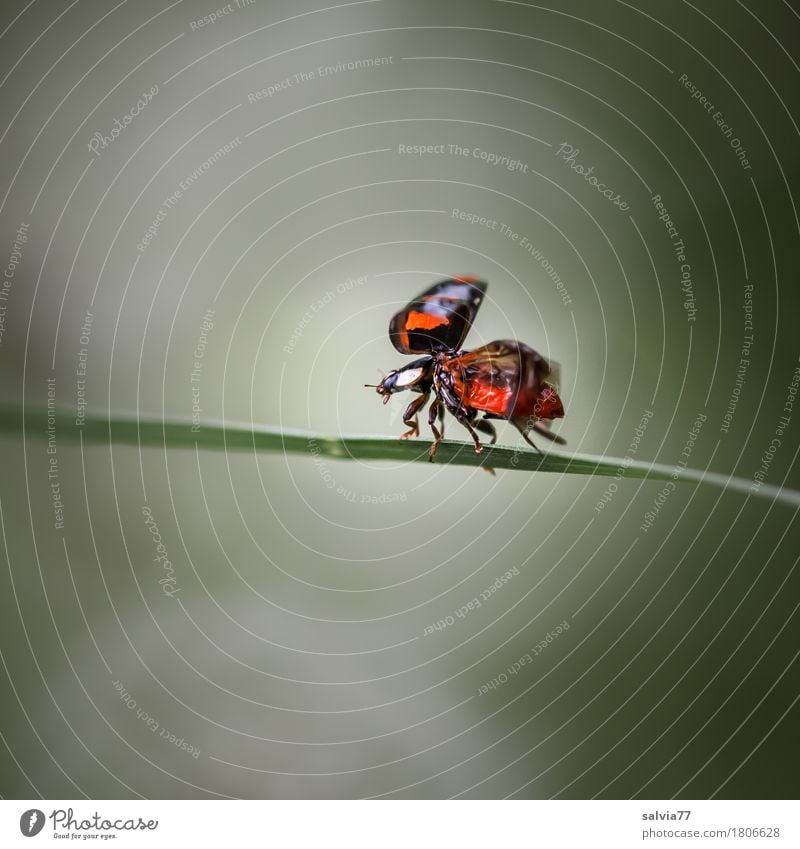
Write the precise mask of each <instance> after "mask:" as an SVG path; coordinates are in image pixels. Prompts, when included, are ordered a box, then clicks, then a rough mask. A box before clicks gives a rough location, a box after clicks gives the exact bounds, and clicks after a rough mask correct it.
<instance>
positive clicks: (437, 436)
mask: <svg viewBox="0 0 800 849" xmlns="http://www.w3.org/2000/svg"><path fill="white" fill-rule="evenodd" d="M441 409H442V402H441V401H440V400H439V399H438V398H434V400H433V403H432V404H431V406H430V409H429V410H428V424H429V425H430V426H431V430H432V431H433V437H434V439H433V445H431V449H430V451H428V460H429V461H430V462H431V463H432V462H433V457H434V455H435V454H436V449H437V448H438V447H439V443H440V442H441V441H442V433H441V431H440V430H439V429H438V428H437V427H436V425H435V424H434V422H435V421H436V417H437V416H438V415H439V413H440V411H441Z"/></svg>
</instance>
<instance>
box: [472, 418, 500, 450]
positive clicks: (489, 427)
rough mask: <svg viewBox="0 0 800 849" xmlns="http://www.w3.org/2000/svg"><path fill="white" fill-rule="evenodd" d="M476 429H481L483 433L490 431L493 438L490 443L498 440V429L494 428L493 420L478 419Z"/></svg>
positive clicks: (492, 443)
mask: <svg viewBox="0 0 800 849" xmlns="http://www.w3.org/2000/svg"><path fill="white" fill-rule="evenodd" d="M475 430H479V431H481V433H488V434H489V436H491V438H492V441H491V442H490V443H489V444H490V445H494V444H495V442H497V431H496V430H495V429H494V425H493V424H492V423H491V422H487V421H486V419H478V421H476V422H475Z"/></svg>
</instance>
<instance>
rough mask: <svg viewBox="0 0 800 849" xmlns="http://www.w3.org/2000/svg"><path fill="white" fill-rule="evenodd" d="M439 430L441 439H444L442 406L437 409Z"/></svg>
mask: <svg viewBox="0 0 800 849" xmlns="http://www.w3.org/2000/svg"><path fill="white" fill-rule="evenodd" d="M439 430H440V431H441V434H442V439H444V404H442V405H441V406H440V407H439Z"/></svg>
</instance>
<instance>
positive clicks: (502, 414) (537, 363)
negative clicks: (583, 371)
mask: <svg viewBox="0 0 800 849" xmlns="http://www.w3.org/2000/svg"><path fill="white" fill-rule="evenodd" d="M487 285H488V284H487V283H485V282H484V281H482V280H478V279H476V278H474V277H455V278H452V279H449V280H442V281H441V282H439V283H436V284H435V285H433V286H431V287H430V289H426V290H425V291H424V292H423V293H422V294H421V295H420V296H419V297H417V298H416V299H415V300H413V301H411V302H410V303H409V304H407V305H406V307H405V308H404V309H402V310H400V312H398V313H397V314H396V315H395V316H394V317H393V318H392V320H391V322H390V323H389V338H390V339H391V340H392V344H393V345H394V346H395V348H397V350H398V351H400V353H402V354H422V355H423V356H422V357H420V358H419V359H417V360H414V361H413V362H411V363H409V364H408V365H406V366H404V367H403V368H401V369H397V370H396V371H392V372H390V373H389V374H388V375H387V376H386V377H385V378H384V379H383V380H382V381H381V382H380V383H379V384H378V385H377V386H376V387H375V388H376V389H377V392H378V394H379V395H383V402H384V404H385V403H386V402H387V401H388V400H389V396H390V395H392V394H394V393H395V392H402V391H403V390H405V389H410V390H411V391H412V392H417V393H419V394H420V397H419V398H415V399H414V400H413V401H412V402H411V403H410V404H409V405H408V407H407V408H406V411H405V413H403V422H404V423H405V424H406V426H407V427H408V428H409V430H408V431H406V432H405V433H404V434H403V435H402V437H401V438H402V439H407V438H408V437H409V436H419V422H418V420H417V413H418V412H419V411H420V410H421V409H422V408H423V407H424V406H425V405H426V404H427V403H428V400H429V399H430V396H431V392H432V393H433V395H434V399H433V403H432V404H431V406H430V409H429V411H428V424H429V425H430V426H431V430H432V431H433V435H434V442H433V445H431V448H430V451H429V452H428V456H429V459H430V460H431V461H433V458H434V455H435V454H436V449H437V448H438V447H439V443H440V442H441V441H442V435H443V433H444V422H443V420H444V410H445V408H446V409H447V410H449V411H450V413H451V414H452V415H453V416H455V418H456V419H457V420H458V421H459V422H460V423H461V424H462V425H464V427H465V428H467V430H468V431H469V432H470V435H471V436H472V438H473V440H474V441H475V451H477V453H478V454H480V453H481V451H483V446H482V445H481V441H480V437H479V435H478V431H481V432H482V433H485V434H488V435H489V436H490V437H491V443H492V444H494V443H495V442H496V441H497V434H496V432H495V429H494V425H493V424H492V423H491V421H489V419H506V420H507V421H510V422H511V423H512V424H513V425H514V426H515V427H516V428H517V429H518V430H519V432H520V433H521V434H522V436H523V437H524V439H525V441H526V442H528V444H529V445H531V446H532V447H533V448H535V449H536V446H535V445H534V444H533V442H531V440H530V438H529V436H528V433H529V432H530V431H531V430H535V431H536V432H537V433H538V434H541V435H542V436H544V437H546V438H547V439H552V440H553V441H554V442H558V443H559V444H561V445H564V444H565V442H566V440H564V439H563V438H562V437H560V436H556V435H555V434H553V433H550V430H549V427H550V421H551V420H552V419H560V418H563V416H564V407H563V405H562V404H561V399H560V398H559V397H558V393H557V391H556V389H555V387H554V386H552V385H551V384H550V383H548V382H547V381H546V380H545V378H548V377H551V376H552V375H553V369H552V368H551V365H550V363H549V362H548V361H547V360H546V359H545V358H544V357H543V356H541V354H538V353H537V352H536V351H534V350H533V348H529V347H528V346H527V345H524V344H523V343H522V342H516V341H513V340H506V339H503V340H499V341H497V342H490V343H489V344H488V345H484V346H483V347H481V348H476V349H475V350H474V351H464V350H461V345H462V344H463V342H464V339H465V338H466V335H467V332H468V331H469V328H470V326H471V325H472V322H473V321H474V320H475V315H476V314H477V312H478V309H479V308H480V305H481V302H482V301H483V298H484V295H485V294H486V288H487ZM366 385H367V386H371V385H372V384H366ZM479 413H483V418H479V417H478V415H479ZM437 417H438V418H439V420H440V427H438V428H437V426H436V419H437ZM536 450H537V451H538V449H536Z"/></svg>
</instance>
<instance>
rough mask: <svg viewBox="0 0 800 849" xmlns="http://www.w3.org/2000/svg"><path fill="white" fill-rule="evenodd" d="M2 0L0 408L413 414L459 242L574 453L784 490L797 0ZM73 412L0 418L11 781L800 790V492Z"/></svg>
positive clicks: (290, 415)
mask: <svg viewBox="0 0 800 849" xmlns="http://www.w3.org/2000/svg"><path fill="white" fill-rule="evenodd" d="M4 16H5V23H4V24H3V25H2V26H3V28H5V29H4V32H3V36H2V44H3V46H4V50H3V51H2V68H0V70H1V71H2V75H3V89H4V92H5V94H4V118H5V120H4V122H3V124H4V126H5V130H4V132H3V136H2V139H1V140H0V144H2V146H3V150H4V155H3V157H2V159H1V160H0V171H2V183H1V184H0V185H1V186H2V188H3V194H4V198H3V199H2V208H1V209H0V222H1V223H2V244H0V248H1V250H2V261H3V268H4V277H3V281H2V286H3V289H2V292H0V308H4V309H2V310H1V311H2V321H3V323H2V325H0V327H1V329H2V336H1V337H0V365H1V366H2V367H1V368H0V388H1V390H2V399H3V402H4V403H7V404H19V403H22V404H25V405H30V406H34V407H38V408H41V407H42V406H44V405H46V404H47V402H48V389H49V388H51V389H52V395H51V399H50V400H51V402H53V403H55V404H56V405H57V406H58V408H59V409H60V408H72V409H76V407H77V405H78V404H79V403H83V402H84V401H85V403H86V410H87V412H92V413H96V414H99V415H109V414H112V415H113V414H115V413H125V414H130V415H140V416H142V417H147V418H160V417H162V416H163V417H169V418H173V417H179V418H185V419H187V420H190V421H191V420H192V416H193V414H194V416H195V422H196V425H197V426H198V427H200V428H203V427H204V426H207V425H208V423H209V422H211V421H213V420H217V419H224V420H226V421H230V422H244V423H248V422H254V423H256V424H269V425H275V426H281V427H286V428H302V429H307V430H310V431H315V432H319V433H329V434H338V433H340V432H342V433H369V434H373V433H379V434H386V435H394V434H398V435H399V433H400V432H401V430H402V428H403V425H402V421H401V414H402V410H403V408H404V406H405V403H407V402H408V400H410V399H409V398H408V397H403V396H397V398H394V399H393V400H392V403H391V404H389V405H388V406H386V407H384V406H382V405H381V404H380V403H379V399H378V398H377V397H376V396H375V394H374V392H373V391H371V390H367V389H364V388H362V384H364V383H374V382H376V378H378V377H379V374H380V370H384V371H387V370H389V369H392V368H397V367H399V366H401V365H402V364H404V363H405V362H407V361H408V358H406V357H403V356H402V355H400V354H398V353H397V352H396V351H395V350H394V349H393V348H392V346H391V344H390V342H389V339H388V336H387V333H386V328H387V325H388V321H389V319H390V317H391V315H392V314H393V312H395V311H396V310H397V309H398V308H399V307H400V306H401V305H403V304H404V303H405V302H407V301H408V300H410V299H411V298H412V297H413V296H415V295H416V294H417V293H418V292H419V291H420V290H422V289H423V288H425V287H426V286H428V285H430V284H431V283H432V282H434V281H435V280H437V279H439V278H441V277H447V276H451V275H457V274H473V275H477V276H480V277H482V278H484V279H486V280H488V281H490V286H489V291H488V298H487V300H486V301H485V303H484V305H483V307H482V309H481V312H480V315H479V317H478V320H477V322H476V325H475V327H474V329H473V331H472V333H471V335H470V338H469V340H468V344H469V345H471V346H477V345H479V344H481V343H483V342H487V341H489V340H492V339H497V338H517V339H520V340H522V341H524V342H526V343H528V344H529V345H531V346H533V347H535V348H536V349H537V350H539V351H540V352H542V353H543V354H545V355H546V356H548V357H551V358H552V359H554V360H556V361H557V362H558V363H560V365H561V394H562V397H563V399H564V402H565V407H566V418H565V419H564V421H563V422H561V423H560V424H559V425H558V426H557V429H558V431H559V432H560V433H561V434H562V435H563V436H565V437H566V439H567V440H568V443H569V444H568V449H569V450H575V451H581V452H590V453H595V454H608V455H611V456H619V457H622V456H625V455H626V452H627V453H628V456H630V457H632V458H635V459H637V460H654V461H658V462H661V463H666V464H669V465H674V464H677V463H679V462H681V461H683V462H686V463H688V465H690V466H692V467H695V468H700V469H705V468H708V469H709V470H713V471H717V472H723V473H725V474H732V475H736V476H739V477H742V478H745V479H749V480H757V479H756V478H754V475H756V474H757V473H759V472H760V470H762V471H763V473H764V480H765V481H766V482H768V483H771V484H774V485H784V486H787V487H793V488H800V474H799V473H798V465H797V452H798V448H799V447H800V404H797V405H794V407H792V405H791V403H788V402H787V398H788V399H789V400H790V401H791V399H792V398H793V397H794V396H792V395H790V392H791V389H792V381H793V379H794V381H795V382H794V386H795V387H796V386H797V379H798V377H797V376H798V374H800V372H798V366H800V362H799V361H798V356H799V355H800V343H798V335H797V329H796V326H795V325H796V319H797V315H798V302H799V301H800V296H798V286H797V283H798V279H797V262H796V260H797V249H798V243H799V240H798V235H799V234H800V225H799V224H798V210H797V200H796V196H797V188H798V176H799V175H798V159H797V149H798V126H797V121H798V115H800V109H799V108H798V107H799V106H800V86H798V85H797V79H798V76H797V75H798V64H797V62H798V58H799V57H798V50H797V44H798V43H800V39H799V38H798V37H799V36H800V19H798V15H797V12H796V11H794V10H793V9H792V8H791V6H790V5H789V4H786V3H782V2H777V0H773V2H767V3H761V4H755V3H753V2H743V3H736V4H730V3H726V2H721V0H717V1H716V2H700V3H697V4H694V5H690V4H688V3H673V4H666V5H665V4H660V3H656V2H650V0H646V2H643V3H639V4H636V5H635V6H634V5H629V4H626V3H621V2H619V3H617V2H610V0H603V2H588V0H580V2H569V0H565V1H564V2H558V3H551V4H550V5H548V6H545V5H533V4H526V3H516V2H489V1H488V0H486V2H483V0H482V2H455V0H452V1H451V2H437V3H436V4H431V3H422V2H418V0H415V2H394V0H368V2H356V3H347V4H343V5H331V6H330V7H325V6H324V5H323V4H316V5H314V4H301V5H299V6H298V5H297V4H294V3H289V2H271V1H270V2H267V0H255V1H254V2H250V3H245V2H243V0H242V2H241V3H236V2H233V3H231V4H229V5H228V6H224V5H223V7H222V8H220V7H219V6H218V7H214V6H213V5H211V4H209V3H204V2H195V0H184V2H181V3H176V4H173V5H169V6H165V5H163V4H160V3H155V2H151V1H150V0H147V2H139V3H135V4H134V3H131V2H127V3H125V2H123V3H120V4H118V5H116V6H109V5H108V4H105V3H100V2H96V0H95V2H92V0H89V2H85V3H81V4H79V5H74V4H73V5H71V6H64V4H61V3H56V2H49V1H48V0H45V2H42V3H37V4H35V5H33V6H30V7H27V6H23V4H22V3H21V2H16V3H14V4H12V7H7V8H6V11H5V12H4ZM212 17H213V19H212ZM6 25H7V28H6ZM326 68H327V70H326ZM154 88H155V92H153V89H154ZM145 92H149V93H150V96H149V102H145V100H148V98H144V99H142V98H143V93H145ZM140 99H142V100H141V103H140V104H139V105H137V102H138V101H140ZM709 107H710V108H709ZM115 121H119V124H118V125H117V124H115ZM115 127H117V132H114V133H112V131H113V130H114V128H115ZM96 134H99V136H98V135H96ZM103 137H105V138H103ZM93 139H94V140H95V141H94V142H92V140H93ZM101 139H102V143H101V141H100V140H101ZM734 142H735V144H734ZM414 146H434V147H433V149H432V150H431V151H430V152H428V153H423V154H420V153H418V152H417V153H415V152H413V151H414ZM93 148H94V149H93ZM462 149H463V150H462ZM464 150H465V151H466V153H464V152H463V151H464ZM743 152H744V153H743ZM502 157H506V159H505V160H503V159H502ZM493 163H496V164H493ZM509 165H510V166H511V167H508V166H509ZM577 166H580V167H577ZM590 169H591V170H590ZM593 178H596V180H595V179H593ZM182 186H183V187H182ZM603 187H606V188H607V189H608V192H607V194H608V195H612V196H613V197H614V198H616V202H614V200H613V199H610V198H609V197H607V196H606V195H604V194H603V193H602V192H603ZM654 197H656V201H654V199H653V198H654ZM659 198H660V200H659ZM657 202H658V203H661V204H662V205H663V206H662V207H661V208H659V207H658V206H657ZM461 212H463V213H466V214H467V215H469V216H473V217H474V218H472V219H471V220H473V221H475V223H470V222H469V221H468V220H464V217H460V216H459V213H461ZM660 216H665V217H664V218H663V219H661V220H660ZM667 218H668V219H669V222H671V224H672V228H673V229H672V230H670V224H669V223H668V221H667ZM480 219H485V222H484V223H483V224H482V223H481V222H480ZM23 225H24V226H23ZM150 228H151V232H152V233H153V234H154V235H152V237H151V238H149V239H146V237H147V234H148V230H149V229H150ZM20 234H21V235H20ZM679 243H680V244H679ZM681 244H682V245H683V247H682V248H681V249H680V250H676V248H679V247H680V245H681ZM681 252H682V253H683V254H684V258H683V259H679V254H680V253H681ZM682 272H684V276H683V277H682ZM9 274H10V276H9ZM749 286H751V287H752V289H749V288H747V287H749ZM746 308H749V309H746ZM749 316H752V322H751V323H748V322H747V321H746V319H748V317H749ZM87 327H88V328H89V332H88V333H87V331H86V328H87ZM751 336H752V339H750V338H749V337H751ZM746 341H749V342H751V344H750V345H749V347H747V350H748V352H749V353H748V354H746V355H744V356H745V357H746V361H747V365H744V366H742V365H741V360H742V359H743V355H742V353H741V351H742V347H743V344H744V343H745V342H746ZM84 372H85V373H84ZM48 381H52V382H50V383H49V382H48ZM732 399H734V400H733V401H732ZM787 404H788V405H787ZM650 414H652V415H650ZM726 416H727V418H726ZM782 416H788V421H784V422H783V423H782V421H781V418H782ZM703 417H704V418H703ZM643 418H644V419H645V421H646V427H645V428H644V429H643V431H641V432H640V434H639V436H640V437H641V439H640V441H639V442H638V443H635V442H634V438H635V437H636V429H637V427H639V425H640V423H641V422H642V420H643ZM698 419H699V421H700V424H699V425H698V426H695V422H696V421H698ZM75 427H76V428H78V427H79V426H78V425H76V426H75ZM693 427H694V428H695V432H694V434H693V435H690V431H692V429H693ZM499 430H500V442H501V443H502V444H507V445H517V444H519V443H520V439H519V437H518V435H517V434H516V431H514V430H513V428H511V427H509V426H507V425H504V424H501V425H500V426H499ZM640 430H641V429H640ZM447 435H448V437H450V438H457V439H462V438H464V436H465V435H466V434H465V432H460V429H459V427H458V425H456V424H455V423H454V422H453V421H452V420H451V421H450V422H449V423H448V430H447ZM74 436H75V434H74V433H73V434H65V433H61V432H55V433H54V434H48V433H46V432H45V433H41V434H38V435H30V434H29V435H28V436H27V438H26V439H24V440H23V439H22V437H21V435H19V436H8V435H6V436H4V437H3V438H2V439H1V440H0V445H1V446H2V457H3V474H2V481H1V482H0V506H1V507H2V536H3V546H2V549H0V552H1V553H0V560H2V562H3V567H2V568H0V598H1V599H2V602H0V604H2V616H0V647H2V670H0V693H1V694H2V695H1V697H0V711H1V712H2V713H1V715H0V731H1V732H2V740H1V741H0V742H1V743H2V744H1V745H0V764H1V766H0V776H1V777H2V778H1V780H0V793H2V795H3V796H4V797H17V798H20V797H35V796H43V797H49V798H80V797H83V796H86V797H91V798H115V797H137V796H143V797H165V798H180V797H198V796H199V797H211V798H213V797H256V798H263V797H342V798H345V797H361V796H375V795H379V796H391V797H426V798H427V797H450V796H456V795H463V796H466V797H501V796H516V797H528V798H548V797H553V796H558V797H562V798H589V797H593V796H600V797H607V798H608V797H611V798H627V797H631V796H639V797H641V798H670V797H673V796H678V797H683V798H706V797H709V796H712V795H718V796H720V797H732V798H737V797H741V798H759V797H766V798H793V797H795V796H796V795H797V792H798V780H797V775H796V769H795V761H796V754H795V753H796V751H797V744H798V739H797V727H798V708H797V699H798V694H799V693H800V683H798V680H799V679H798V674H797V673H798V665H797V653H798V652H797V644H798V637H800V629H799V628H798V618H797V606H798V603H799V602H800V597H799V595H798V587H799V583H798V577H797V572H796V569H795V567H796V564H797V556H798V532H797V526H796V522H795V518H796V512H797V511H796V510H794V509H793V508H791V507H787V506H785V505H781V504H773V503H771V502H770V501H769V500H764V499H754V498H747V497H745V496H743V495H741V494H738V493H734V492H730V493H726V492H720V491H718V490H715V489H711V488H709V489H706V488H704V487H700V488H696V487H695V486H693V485H689V484H685V485H680V486H679V487H678V488H677V489H675V490H674V492H669V493H668V495H666V496H662V498H661V503H660V504H659V509H658V512H657V514H656V515H655V516H654V517H653V518H652V519H651V520H650V522H649V526H648V524H647V520H646V514H647V513H648V512H654V502H655V500H656V499H658V498H659V493H661V492H662V491H663V487H664V485H663V484H662V483H656V482H644V483H642V482H640V481H624V480H623V481H620V482H615V481H613V480H610V479H608V478H588V477H586V478H582V477H578V476H564V477H560V476H556V475H546V474H540V475H531V474H524V473H521V472H499V473H498V474H497V476H496V477H490V476H489V475H487V474H486V473H484V472H483V471H481V470H470V469H465V468H455V467H452V468H448V467H446V466H444V465H441V464H440V465H434V466H428V465H427V464H420V463H416V464H407V465H406V464H401V465H398V464H391V463H377V462H375V463H372V462H370V463H365V462H356V461H326V462H325V463H323V462H322V461H321V460H320V459H318V458H317V459H315V458H314V457H313V456H312V455H311V454H310V453H309V455H308V456H276V455H269V456H254V455H253V454H251V453H247V452H245V453H238V454H234V453H210V452H200V451H195V450H193V449H192V448H179V449H175V448H171V447H169V446H165V447H164V448H163V449H152V448H147V449H142V450H137V449H136V448H132V447H123V446H116V447H114V446H111V447H109V446H107V445H106V446H88V445H86V446H83V445H82V444H81V443H80V442H79V441H76V440H75V439H74V438H72V437H74ZM48 437H50V438H48ZM775 439H779V445H776V444H775V443H774V440H775ZM427 440H428V434H427V433H426V429H425V428H423V436H422V438H421V440H420V443H419V444H420V451H424V450H426V447H427ZM632 444H633V446H634V447H633V449H632V451H629V449H630V448H631V445H632ZM687 446H688V448H687ZM48 451H49V452H50V453H48ZM765 452H769V453H768V454H767V461H765V460H764V459H763V458H764V456H765ZM53 460H55V465H52V461H53ZM54 485H55V486H57V489H54ZM612 485H613V487H612ZM609 487H612V488H611V489H609ZM54 496H55V500H54ZM56 502H58V503H59V504H61V505H63V515H61V514H58V513H57V512H56V508H57V507H58V506H59V504H56ZM600 505H602V506H600ZM143 507H146V508H147V509H149V510H150V511H151V513H150V514H149V515H151V516H152V522H151V524H149V525H148V524H147V523H146V521H145V515H144V514H143V510H142V508H143ZM62 519H63V521H62ZM153 523H155V525H156V526H157V529H158V534H159V537H158V538H159V539H160V540H161V543H162V545H163V549H161V550H159V549H158V548H157V545H156V542H157V541H156V540H155V538H154V536H153V533H151V529H152V528H153ZM158 556H161V557H162V560H161V561H156V560H155V558H156V557H158ZM167 560H168V563H166V562H165V561H167ZM509 570H510V578H508V579H505V578H501V576H504V575H506V574H507V573H509ZM498 579H501V580H500V581H498ZM160 580H167V581H168V582H167V583H159V581H160ZM504 581H505V582H504ZM498 585H499V588H497V589H496V590H495V589H492V588H493V587H495V586H498ZM164 587H170V588H171V590H172V593H171V595H167V594H166V593H165V592H164ZM476 597H477V598H478V600H479V601H481V604H480V606H479V607H478V606H477V605H475V606H474V609H472V610H469V611H468V612H467V613H466V615H463V616H459V615H457V611H458V610H459V609H461V608H462V607H463V606H465V605H467V606H468V605H469V603H470V602H471V601H472V600H473V599H475V598H476ZM481 599H483V600H481ZM563 622H566V623H567V625H568V626H569V627H568V628H564V627H563V626H561V628H560V629H559V627H558V626H559V625H560V623H563ZM436 623H440V624H439V626H438V627H437V628H434V627H431V626H434V625H435V624H436ZM548 635H550V636H549V637H548ZM537 646H538V648H537ZM534 649H536V651H535V652H534ZM526 655H529V656H530V661H529V662H526V663H525V665H524V666H521V667H514V663H515V661H518V659H520V658H525V656H526ZM510 667H511V668H512V669H516V672H515V674H510V673H509V668H510ZM503 678H506V679H507V680H503ZM491 682H494V684H491ZM485 685H491V687H487V686H485ZM482 688H483V692H482Z"/></svg>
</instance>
